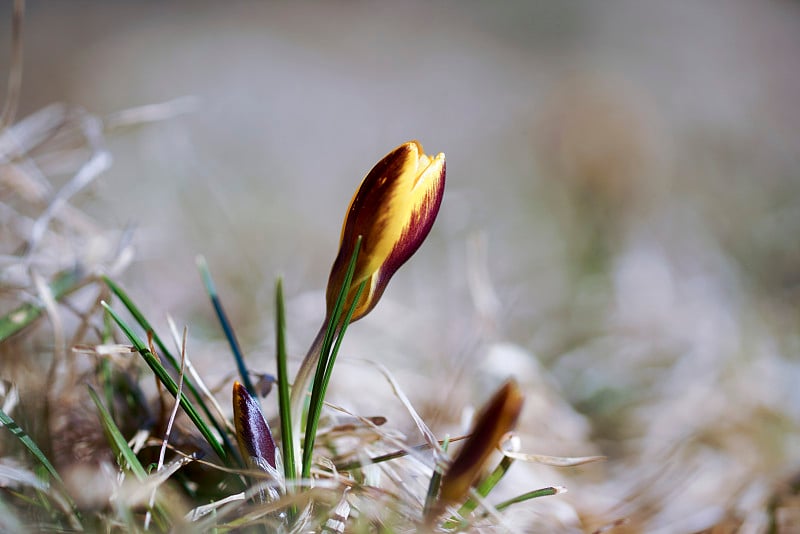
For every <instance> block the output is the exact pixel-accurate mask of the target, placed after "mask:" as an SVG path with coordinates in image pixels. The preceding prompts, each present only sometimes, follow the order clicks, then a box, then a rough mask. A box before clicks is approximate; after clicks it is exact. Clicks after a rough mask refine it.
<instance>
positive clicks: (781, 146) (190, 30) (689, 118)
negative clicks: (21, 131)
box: [0, 0, 800, 532]
mask: <svg viewBox="0 0 800 534" xmlns="http://www.w3.org/2000/svg"><path fill="white" fill-rule="evenodd" d="M10 14H11V2H10V1H5V2H2V3H0V21H2V27H0V73H7V72H8V67H9V64H10V58H11V51H10V44H11V39H10ZM24 38H25V42H24V45H25V49H24V75H23V84H22V94H21V100H20V105H19V110H18V113H17V118H18V119H21V118H23V117H25V116H27V115H30V114H32V113H34V112H36V111H37V110H40V109H41V108H43V107H45V106H47V105H48V104H51V103H53V102H61V103H65V104H66V105H67V106H69V107H70V109H77V108H82V109H85V110H86V111H87V112H88V113H90V114H93V115H97V116H100V117H108V116H109V114H114V113H117V112H119V111H121V110H125V109H128V108H133V107H136V106H142V105H146V104H154V103H164V102H171V104H168V105H167V107H166V108H164V109H167V110H170V112H169V113H167V114H166V115H168V117H166V118H164V119H163V120H159V121H156V122H152V123H148V124H142V125H138V126H136V127H129V128H123V129H118V130H116V131H114V132H111V133H109V134H108V135H107V136H106V138H105V140H104V141H105V143H106V144H107V148H108V150H109V153H110V155H111V156H112V158H113V164H112V165H111V167H110V168H109V169H108V170H107V171H106V172H105V173H103V174H102V176H100V177H99V178H98V179H96V180H95V181H94V182H93V183H92V184H91V186H90V187H88V188H86V189H84V190H82V191H81V192H80V193H79V194H78V195H76V196H75V197H74V198H73V200H72V204H73V205H74V206H78V207H79V208H80V209H81V210H82V211H83V212H85V213H86V214H89V215H90V216H91V217H92V218H93V220H94V221H96V223H97V225H98V226H99V227H100V228H103V229H108V230H122V229H131V230H132V231H133V234H132V235H133V243H134V246H135V248H136V254H135V257H134V259H133V262H132V263H131V265H129V266H128V268H127V270H126V271H125V272H124V273H122V274H120V275H119V276H118V277H117V279H118V280H119V281H120V282H121V283H122V284H123V285H125V287H126V288H127V289H128V290H129V291H130V293H131V294H132V295H134V296H135V297H136V298H137V301H138V302H139V303H140V304H142V306H143V308H145V310H146V311H147V312H148V313H149V315H151V316H152V317H157V318H165V317H166V314H167V313H169V314H171V315H172V316H173V317H175V318H176V321H177V322H178V323H179V324H181V325H182V324H188V325H189V328H190V337H191V338H192V339H194V340H196V341H195V342H194V348H193V352H194V354H193V358H194V360H195V363H196V364H197V365H198V366H202V368H203V373H204V374H205V376H208V377H210V378H209V382H211V383H220V382H225V381H226V380H230V379H231V377H232V374H231V373H232V371H233V364H232V360H231V361H229V360H227V356H226V357H225V358H223V357H220V353H226V352H227V350H226V348H225V344H224V341H223V338H222V334H221V332H220V331H219V330H218V327H217V326H216V323H215V319H214V317H213V314H212V310H211V307H210V306H209V305H208V303H207V298H206V296H205V293H204V291H203V289H202V285H201V281H200V278H199V276H198V275H197V274H196V269H195V263H194V261H195V260H194V259H195V256H196V255H198V254H203V255H205V256H206V258H207V260H208V262H209V265H210V268H211V270H212V273H213V274H214V275H215V278H216V280H217V283H218V286H219V290H220V293H221V295H222V297H223V299H224V301H225V303H226V306H227V308H228V311H229V313H230V314H231V319H232V321H233V323H234V324H235V325H236V328H237V332H238V334H239V336H240V340H241V342H242V344H243V346H244V348H245V352H246V353H247V358H248V362H249V363H250V365H251V367H252V368H253V369H255V370H260V371H265V372H272V371H273V369H274V360H273V351H274V341H273V339H274V336H273V328H272V321H273V298H274V297H273V284H274V280H275V278H276V276H278V275H282V276H284V280H285V284H286V290H287V297H288V299H289V300H288V306H289V318H288V328H289V334H290V340H289V343H290V350H291V351H292V353H293V354H294V355H296V356H297V358H298V360H297V361H298V362H299V357H300V356H301V355H303V354H304V353H305V350H306V348H307V345H308V344H309V343H310V341H311V339H312V338H313V336H314V334H315V333H316V330H317V329H318V327H319V324H320V322H321V320H322V317H323V313H324V310H323V301H324V285H325V283H326V281H327V275H328V270H329V268H330V264H331V262H332V260H333V258H334V255H335V253H336V249H337V246H338V242H337V241H338V236H339V229H340V224H341V221H342V217H343V215H344V212H345V209H346V207H347V205H348V202H349V200H350V197H351V196H352V194H353V192H354V191H355V189H356V187H357V186H358V184H359V182H360V179H361V178H362V177H363V176H364V175H365V174H366V172H367V171H368V170H369V169H370V168H371V166H372V165H373V164H374V163H375V162H377V161H378V160H379V159H380V158H381V157H382V156H383V155H384V154H385V153H386V152H388V151H389V150H391V149H392V148H393V147H395V146H397V145H398V144H400V143H402V142H405V141H407V140H409V139H419V140H420V142H421V143H422V144H423V146H424V147H425V149H426V151H427V152H428V153H433V154H435V153H438V152H440V151H441V152H445V153H446V155H447V170H448V175H447V189H446V194H445V199H444V202H443V205H442V209H441V212H440V215H439V218H438V220H437V223H436V225H435V227H434V230H433V232H432V234H431V236H430V237H429V239H428V241H427V242H426V243H425V245H424V246H423V247H422V248H421V249H420V251H419V252H418V253H417V255H416V256H415V257H414V259H413V260H412V261H411V262H410V263H409V264H408V265H407V266H405V267H404V268H403V269H401V270H400V271H399V272H398V274H397V275H396V276H395V278H394V279H393V281H392V283H391V284H390V286H389V289H388V290H387V292H386V294H385V296H384V297H383V300H382V302H381V304H380V305H379V306H378V307H377V308H376V310H375V311H374V312H373V313H372V314H371V315H370V316H369V317H368V318H366V319H364V320H363V321H361V322H360V323H358V324H357V325H355V326H354V327H353V328H352V329H351V330H350V331H349V332H348V339H347V341H346V343H345V347H344V354H343V358H344V359H343V361H342V363H341V364H339V365H338V366H337V372H336V374H335V375H334V382H335V384H334V390H333V392H332V393H331V399H332V401H333V402H335V403H337V404H340V405H344V406H346V407H349V408H351V409H354V410H357V411H358V412H359V413H363V414H368V415H369V414H376V415H377V414H380V415H386V416H388V417H389V423H387V424H391V425H394V426H395V427H397V428H399V429H401V430H403V431H405V432H406V433H407V435H408V436H409V439H410V440H411V441H413V442H416V441H418V440H419V439H418V436H416V435H415V434H414V432H415V430H414V427H413V425H412V424H411V422H410V420H409V418H408V416H407V414H405V412H404V411H403V408H402V406H401V405H400V404H399V403H398V402H397V400H396V399H395V398H394V396H393V395H392V393H391V389H390V388H389V386H388V384H386V383H385V382H384V381H382V380H381V379H380V375H379V374H378V373H377V372H376V371H375V369H374V368H372V367H371V366H369V365H365V364H364V363H363V362H362V360H364V359H369V360H375V361H380V362H381V363H383V364H385V365H386V366H387V367H388V368H389V369H390V370H391V371H392V372H393V373H394V374H395V376H396V377H397V379H398V381H399V382H400V384H401V386H403V387H404V388H406V391H407V393H408V394H409V396H410V397H411V399H412V401H413V403H414V405H415V406H416V407H417V409H418V410H419V411H420V412H421V413H422V414H423V416H424V417H425V419H426V420H427V421H428V422H429V424H430V425H431V426H432V428H433V429H434V431H436V432H437V433H439V434H441V435H443V434H444V433H445V432H450V433H452V434H455V433H458V432H462V431H464V429H465V428H466V426H468V425H467V422H468V416H469V413H470V412H469V410H470V407H474V406H477V405H479V404H480V402H482V401H483V400H484V399H486V398H487V397H488V396H489V395H490V393H491V391H493V390H494V389H495V388H496V387H497V385H498V384H499V383H500V382H501V381H502V380H503V379H504V378H505V377H506V376H508V375H510V374H513V375H515V376H516V377H517V378H518V380H519V381H520V382H521V383H522V384H523V385H524V386H525V388H526V392H527V394H528V401H527V406H526V409H525V412H524V413H523V417H522V422H521V424H520V429H519V430H520V435H521V437H522V450H523V451H524V452H530V453H539V454H548V455H555V456H586V455H591V454H603V455H606V456H608V461H606V462H605V463H603V464H596V465H590V466H586V467H583V468H569V469H553V468H550V467H544V466H538V465H522V464H520V463H519V462H518V464H517V465H515V467H514V469H513V470H512V473H511V475H513V476H511V480H508V481H506V484H505V486H504V489H502V488H501V489H502V491H506V492H507V493H508V494H509V495H513V494H517V493H520V492H521V491H525V490H528V489H534V488H536V487H540V486H543V485H552V484H560V485H564V486H566V487H567V488H568V489H569V493H567V494H566V495H561V496H557V497H551V498H548V499H549V500H548V499H540V500H539V501H541V502H538V501H534V502H532V503H527V504H525V505H522V506H520V507H519V508H518V511H517V512H515V514H516V515H515V517H516V518H517V520H518V521H519V524H520V525H532V524H535V525H540V526H541V525H558V527H559V528H562V529H563V530H564V531H568V530H569V529H574V530H575V531H581V530H584V531H591V530H592V529H596V528H599V527H601V526H602V525H605V524H608V523H610V522H612V521H614V520H616V519H619V518H622V517H627V518H628V519H629V522H628V524H627V525H626V526H622V527H618V529H620V531H622V529H629V530H630V531H639V530H644V531H648V532H693V531H699V530H702V529H705V528H710V527H712V526H713V525H730V526H731V528H741V529H742V531H745V532H760V531H765V529H767V528H768V527H769V525H770V524H771V523H770V522H771V521H773V522H774V521H775V520H776V519H775V517H777V516H776V514H775V513H770V510H772V512H774V511H775V510H776V509H778V510H780V511H781V513H782V514H783V515H781V516H780V517H781V518H782V519H781V521H784V523H781V524H782V525H783V524H786V525H800V512H798V509H800V507H798V505H797V504H796V503H797V500H798V498H797V496H796V493H793V492H795V490H796V487H795V486H792V484H791V479H792V477H793V476H797V475H798V473H800V440H799V438H800V432H798V425H800V392H799V391H798V388H797V386H796V385H797V384H798V383H799V382H800V358H799V357H798V349H800V337H799V336H798V332H799V330H798V327H799V326H800V321H799V320H798V319H799V317H798V312H799V311H800V240H798V235H799V234H800V171H798V169H800V105H798V96H800V62H798V58H800V4H798V3H797V2H794V1H789V0H771V1H763V2H752V1H746V0H734V1H729V2H725V3H721V2H710V1H699V2H698V1H689V0H685V1H677V2H639V1H634V0H613V1H607V2H602V3H600V2H592V1H589V0H582V1H579V0H569V1H562V2H544V1H541V2H539V1H537V2H521V1H520V2H503V3H485V2H474V1H464V2H439V3H435V4H434V3H428V2H421V1H420V2H416V1H412V2H403V3H400V2H395V3H389V2H384V3H363V2H344V1H342V2H338V1H337V2H312V3H305V2H304V3H280V2H262V3H256V2H224V3H223V2H170V3H162V2H107V1H80V2H68V3H67V2H41V1H29V2H28V3H27V14H26V18H25V35H24ZM3 79H4V80H5V74H4V75H3ZM2 94H3V95H5V89H3V92H2ZM176 99H178V100H176ZM69 177H70V175H69V174H68V173H62V174H59V173H54V176H53V184H54V185H55V186H56V187H58V184H59V183H64V182H66V180H67V179H68V178H69ZM90 245H91V244H90V243H86V242H83V241H81V240H76V242H75V243H74V245H73V249H72V251H73V252H74V254H73V255H72V256H70V254H65V255H64V256H62V257H59V258H55V259H53V261H54V262H55V263H60V264H62V265H61V267H64V266H66V265H67V264H69V263H70V262H74V261H76V257H80V256H81V255H82V254H85V253H86V249H87V248H89V247H90ZM6 252H7V250H6ZM190 349H192V343H191V342H190ZM222 391H223V392H227V391H228V388H227V387H225V388H223V389H222ZM222 397H223V398H224V397H225V394H223V395H222ZM269 404H270V403H269V402H265V406H267V405H269ZM268 409H270V410H274V408H268ZM793 487H794V489H792V488H793ZM787 488H788V489H787ZM792 499H794V500H792ZM787 503H788V504H787ZM791 503H794V504H793V505H792V504H791ZM792 521H795V522H794V523H792ZM524 528H525V527H523V529H524ZM542 528H544V527H542ZM798 528H800V527H798ZM748 529H749V530H748ZM615 531H616V530H615ZM789 531H790V530H786V532H789Z"/></svg>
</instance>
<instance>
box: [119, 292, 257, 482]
mask: <svg viewBox="0 0 800 534" xmlns="http://www.w3.org/2000/svg"><path fill="white" fill-rule="evenodd" d="M103 281H104V282H105V283H106V285H107V286H108V287H109V289H110V290H111V292H112V293H113V294H114V295H116V296H117V298H118V299H119V300H120V302H122V304H123V306H125V308H126V309H127V310H128V312H129V313H130V314H131V316H133V318H134V320H135V321H136V322H137V323H138V324H139V326H141V327H142V329H143V330H144V331H145V332H151V333H152V335H153V341H154V342H155V344H156V346H157V347H158V350H159V351H161V355H163V356H164V358H166V359H167V361H168V362H169V363H170V365H171V366H172V368H173V369H174V370H175V371H176V372H177V371H180V368H181V366H180V362H178V360H177V359H176V358H175V356H173V355H172V353H171V352H170V351H169V349H168V348H167V346H166V344H164V342H163V341H162V340H161V337H159V335H158V333H157V332H156V331H155V329H154V328H153V326H152V325H151V324H150V322H149V321H148V320H147V319H146V318H145V316H144V314H142V312H141V311H140V310H139V308H138V307H137V306H136V304H134V302H133V300H131V298H130V297H129V296H128V294H127V293H125V291H124V290H123V289H122V288H121V287H120V286H118V285H117V284H116V283H114V281H113V280H111V279H110V278H108V277H106V276H104V277H103ZM106 309H109V308H108V306H106ZM111 317H112V318H113V319H114V321H115V322H116V323H117V324H119V322H120V320H119V316H118V315H117V314H116V313H114V312H112V314H111ZM123 330H124V331H126V335H128V334H127V332H130V331H131V330H130V328H128V327H125V328H123ZM131 335H133V334H131ZM128 337H129V338H130V335H128ZM131 341H132V340H131ZM139 343H140V344H141V341H140V342H139ZM135 344H136V343H134V345H135ZM138 348H139V346H138V345H137V349H138ZM148 352H149V351H148ZM159 365H160V362H159ZM186 388H187V389H188V390H189V392H190V393H191V396H192V398H194V400H195V401H196V402H197V404H198V406H200V409H201V410H202V411H203V414H205V416H206V418H208V420H209V421H211V424H213V425H214V428H216V430H217V432H219V435H220V436H221V437H222V442H223V444H224V445H225V449H226V450H228V451H231V453H232V456H233V457H234V458H235V460H236V463H237V464H238V465H239V467H244V463H243V462H242V461H241V458H239V453H238V452H237V451H236V448H235V447H234V446H233V443H231V441H230V439H228V434H227V432H226V431H225V427H224V425H223V424H222V423H221V422H220V421H218V420H217V418H216V417H214V416H213V414H212V413H211V410H210V409H209V407H208V405H207V404H206V402H205V399H203V396H202V395H200V393H199V392H198V390H197V387H196V386H195V384H194V382H193V381H192V380H190V379H189V377H188V376H187V377H186ZM173 395H174V394H173Z"/></svg>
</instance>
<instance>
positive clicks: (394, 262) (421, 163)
mask: <svg viewBox="0 0 800 534" xmlns="http://www.w3.org/2000/svg"><path fill="white" fill-rule="evenodd" d="M444 182H445V160H444V154H442V153H439V154H438V155H436V156H435V157H433V158H431V157H429V156H427V155H425V153H424V152H423V151H422V145H420V144H419V142H418V141H409V142H407V143H404V144H402V145H400V146H399V147H397V148H395V149H394V150H392V151H391V152H389V153H388V154H387V155H386V156H384V158H383V159H382V160H380V161H379V162H378V163H377V164H376V165H375V166H374V167H373V168H372V170H371V171H370V172H369V174H367V176H366V177H365V178H364V180H363V181H362V182H361V187H359V188H358V191H357V192H356V194H355V196H354V197H353V199H352V200H351V201H350V207H349V208H348V210H347V215H346V216H345V219H344V224H343V226H342V235H341V240H340V243H339V253H338V254H337V256H336V260H335V261H334V262H333V267H332V268H331V274H330V277H329V278H328V288H327V291H326V303H327V311H326V317H325V321H324V322H323V324H322V328H321V329H320V331H319V334H318V335H317V338H316V339H315V340H314V342H313V343H312V344H311V348H310V349H309V351H308V354H306V357H305V359H304V360H303V363H302V364H301V366H300V369H299V370H298V371H297V375H296V377H295V381H294V384H293V385H292V401H291V404H292V408H291V413H292V427H293V430H294V432H293V440H294V441H295V443H299V441H298V440H299V435H298V434H299V425H300V419H301V413H302V405H303V400H304V399H305V397H306V393H307V392H308V386H309V384H310V382H311V377H312V373H313V372H314V370H315V369H316V367H317V362H318V361H319V357H320V350H321V348H322V343H323V338H324V335H325V330H326V327H327V325H328V322H329V321H330V320H331V317H332V316H333V309H334V307H335V305H336V300H337V298H338V296H339V293H340V292H341V290H342V285H343V284H344V280H345V278H346V275H347V270H348V267H349V265H350V261H351V258H352V256H353V252H354V250H355V246H356V243H357V241H358V237H359V236H361V246H360V248H359V253H358V258H357V260H356V265H355V271H354V272H353V278H352V280H351V283H350V290H349V292H348V294H347V296H346V298H345V301H344V310H345V311H347V310H349V309H350V307H351V306H352V305H353V300H354V299H355V296H356V293H357V292H358V288H359V286H360V285H361V284H362V283H363V282H366V286H365V288H364V291H363V292H362V293H361V296H360V297H359V300H358V302H357V303H356V307H355V310H354V312H353V316H352V317H351V319H350V320H351V322H352V321H356V320H358V319H360V318H362V317H364V316H365V315H366V314H367V313H369V311H370V310H372V308H374V307H375V305H376V304H377V303H378V300H379V299H380V298H381V295H382V294H383V291H384V290H385V289H386V285H387V284H388V283H389V279H390V278H391V277H392V275H393V274H394V273H395V272H396V271H397V269H399V268H400V266H401V265H403V264H404V263H405V262H406V261H407V260H408V259H409V258H410V257H411V256H412V255H413V254H414V252H416V251H417V249H418V248H419V247H420V245H421V244H422V242H423V241H424V240H425V238H426V237H427V236H428V234H429V233H430V231H431V228H432V227H433V222H434V220H435V219H436V214H437V213H438V212H439V206H441V204H442V196H443V195H444ZM343 317H344V315H343ZM341 321H343V319H341V320H340V324H338V325H336V328H337V329H338V328H340V327H341Z"/></svg>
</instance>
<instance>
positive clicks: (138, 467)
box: [88, 386, 167, 531]
mask: <svg viewBox="0 0 800 534" xmlns="http://www.w3.org/2000/svg"><path fill="white" fill-rule="evenodd" d="M88 388H89V396H90V397H91V398H92V401H93V402H94V404H95V406H97V411H98V415H99V416H100V424H102V425H103V431H104V432H105V434H106V437H107V438H108V442H109V444H110V445H111V449H112V450H113V451H114V456H116V458H117V463H118V464H119V466H120V467H121V468H122V469H123V470H125V471H130V472H131V473H133V475H134V476H135V477H136V479H137V480H138V481H139V482H143V481H144V479H145V478H147V471H145V469H144V467H143V466H142V464H141V462H140V461H139V458H138V457H137V456H136V453H134V452H133V450H132V449H131V448H130V446H129V445H128V442H127V440H126V439H125V437H124V436H123V435H122V432H120V430H119V427H118V426H117V424H116V423H115V422H114V419H112V417H111V414H110V413H109V411H108V410H107V409H106V407H105V406H104V405H103V403H102V402H101V401H100V397H99V396H98V395H97V392H96V391H95V390H94V388H92V386H88ZM155 510H156V512H157V513H155V514H153V518H154V520H155V521H156V523H157V524H158V527H159V529H161V530H162V531H164V530H165V529H166V527H167V521H166V520H165V517H166V515H165V513H164V511H163V509H162V508H161V507H160V506H157V507H155Z"/></svg>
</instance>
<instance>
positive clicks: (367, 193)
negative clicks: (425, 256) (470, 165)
mask: <svg viewBox="0 0 800 534" xmlns="http://www.w3.org/2000/svg"><path fill="white" fill-rule="evenodd" d="M444 181H445V160H444V154H442V153H439V154H438V155H437V156H435V157H432V158H431V157H429V156H427V155H425V153H424V152H423V151H422V145H420V144H419V142H417V141H409V142H408V143H404V144H402V145H400V146H399V147H397V148H395V149H394V150H392V151H391V152H389V153H388V154H387V155H386V156H385V157H384V158H383V159H382V160H381V161H379V162H378V164H377V165H375V167H373V168H372V170H371V171H370V172H369V174H367V176H366V178H364V181H363V182H361V187H359V189H358V191H357V192H356V194H355V196H354V197H353V199H352V200H351V201H350V207H349V209H348V210H347V215H346V216H345V219H344V225H343V226H342V236H341V240H340V243H339V254H338V255H337V256H336V261H334V262H333V267H332V268H331V274H330V277H329V278H328V289H327V292H326V301H327V314H328V317H330V315H331V313H332V312H333V307H334V304H335V303H336V299H337V297H338V295H339V292H340V291H341V288H342V283H343V282H344V278H345V273H346V272H347V267H348V264H349V262H350V258H351V257H352V255H353V249H354V247H355V244H356V240H357V239H358V236H359V235H360V236H362V241H361V249H360V250H359V254H358V260H357V262H356V268H355V272H354V273H353V281H352V284H351V286H350V293H349V294H348V297H347V300H346V301H345V306H344V308H345V309H349V307H350V306H351V305H352V303H353V298H355V294H356V290H357V289H358V286H359V285H360V284H361V282H363V281H364V280H368V284H367V286H366V288H365V290H364V292H363V293H362V294H361V297H360V299H359V302H358V305H357V306H356V309H355V312H354V313H353V317H352V321H356V320H358V319H360V318H361V317H363V316H365V315H366V314H367V313H369V311H370V310H372V308H374V307H375V304H377V302H378V299H380V298H381V295H382V294H383V291H384V290H385V289H386V285H387V284H388V283H389V279H390V278H391V277H392V275H393V274H394V273H395V272H396V271H397V269H399V268H400V266H401V265H403V264H404V263H405V262H406V261H407V260H408V259H409V258H410V257H411V256H412V255H413V254H414V252H416V251H417V249H418V248H419V247H420V245H421V244H422V242H423V241H424V240H425V238H426V237H427V235H428V233H429V232H430V230H431V227H433V221H434V220H435V219H436V214H437V213H438V212H439V206H440V205H441V203H442V196H443V194H444Z"/></svg>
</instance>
